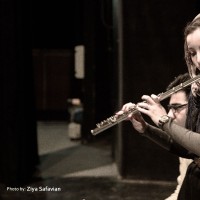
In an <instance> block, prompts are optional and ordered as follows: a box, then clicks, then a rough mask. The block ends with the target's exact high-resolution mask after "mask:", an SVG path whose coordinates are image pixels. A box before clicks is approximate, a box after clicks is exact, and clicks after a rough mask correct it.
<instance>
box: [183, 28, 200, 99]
mask: <svg viewBox="0 0 200 200" xmlns="http://www.w3.org/2000/svg"><path fill="white" fill-rule="evenodd" d="M186 42H187V45H188V50H189V54H190V57H191V60H192V62H193V66H191V72H192V77H195V76H197V75H198V74H200V28H198V29H196V30H195V31H193V32H192V33H191V34H189V35H188V36H187V38H186ZM191 89H192V93H193V95H195V96H197V94H198V95H199V94H200V84H199V83H197V84H193V85H192V87H191Z"/></svg>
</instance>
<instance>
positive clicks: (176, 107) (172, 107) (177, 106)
mask: <svg viewBox="0 0 200 200" xmlns="http://www.w3.org/2000/svg"><path fill="white" fill-rule="evenodd" d="M187 105H188V103H185V104H171V105H170V104H169V105H167V107H168V111H170V110H172V112H173V113H177V112H178V110H179V109H181V108H184V107H185V106H187Z"/></svg>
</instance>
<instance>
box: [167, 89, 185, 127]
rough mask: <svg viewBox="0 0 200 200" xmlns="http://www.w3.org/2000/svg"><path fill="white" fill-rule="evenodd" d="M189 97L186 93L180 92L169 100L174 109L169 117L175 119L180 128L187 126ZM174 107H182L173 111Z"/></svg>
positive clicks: (169, 113)
mask: <svg viewBox="0 0 200 200" xmlns="http://www.w3.org/2000/svg"><path fill="white" fill-rule="evenodd" d="M187 103H188V100H187V97H186V94H185V92H184V91H182V90H180V91H178V92H176V93H174V94H172V95H171V97H170V100H169V106H170V107H172V108H171V109H170V110H169V112H168V114H167V115H168V116H169V117H171V118H172V119H173V121H174V122H175V123H176V124H178V125H179V126H183V127H184V126H185V121H186V116H187V108H188V106H187ZM173 106H180V107H179V108H178V109H173Z"/></svg>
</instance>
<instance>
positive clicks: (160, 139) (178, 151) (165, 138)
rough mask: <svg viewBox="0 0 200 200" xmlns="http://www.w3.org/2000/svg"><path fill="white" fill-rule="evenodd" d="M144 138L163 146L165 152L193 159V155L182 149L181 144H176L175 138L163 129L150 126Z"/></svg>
mask: <svg viewBox="0 0 200 200" xmlns="http://www.w3.org/2000/svg"><path fill="white" fill-rule="evenodd" d="M143 136H145V137H147V138H148V139H149V140H151V141H153V142H154V143H156V144H157V145H159V146H161V147H162V148H164V149H165V150H167V151H169V152H171V153H173V154H175V155H177V156H179V157H183V158H193V157H194V156H193V154H190V152H188V150H187V149H185V148H184V147H182V146H181V145H180V144H178V143H176V142H175V141H174V140H173V138H172V137H171V136H170V135H169V134H168V133H167V132H165V131H162V130H161V129H159V128H157V127H155V126H152V125H148V127H147V129H146V131H145V132H144V133H143Z"/></svg>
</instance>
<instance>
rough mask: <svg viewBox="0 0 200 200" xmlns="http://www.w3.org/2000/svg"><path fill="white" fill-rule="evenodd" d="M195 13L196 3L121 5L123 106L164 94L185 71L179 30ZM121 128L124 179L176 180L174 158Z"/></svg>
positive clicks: (168, 2) (147, 2) (129, 129)
mask: <svg viewBox="0 0 200 200" xmlns="http://www.w3.org/2000/svg"><path fill="white" fill-rule="evenodd" d="M197 7H198V4H197V2H196V1H184V2H179V1H172V0H171V1H158V0H152V1H147V0H142V1H131V0H130V1H122V13H123V14H122V17H123V20H122V22H123V26H122V27H123V42H122V43H123V54H122V55H121V56H122V60H123V76H122V78H123V102H124V103H125V102H130V101H131V102H139V101H141V99H140V98H141V96H142V95H143V94H152V93H153V94H159V93H160V92H164V91H165V88H166V86H167V85H168V83H169V82H170V81H172V80H173V79H174V77H175V76H177V75H178V74H180V73H185V72H186V71H187V67H186V65H185V62H184V54H183V29H184V27H185V25H186V23H187V22H188V21H190V20H191V19H192V18H193V17H194V16H195V15H196V14H197V13H198V8H197ZM164 105H165V102H164ZM146 119H147V120H148V118H146ZM122 126H123V127H122V131H121V134H122V135H123V139H122V142H123V145H122V146H123V148H122V149H123V159H122V163H124V164H123V165H122V166H123V168H122V171H121V172H122V174H123V176H125V177H127V178H136V179H137V178H143V179H157V180H163V179H164V180H174V178H175V177H176V175H177V172H178V160H177V157H176V156H173V155H171V154H169V153H168V152H166V151H165V150H163V149H161V148H160V147H158V146H156V145H155V144H153V143H152V142H150V141H148V140H147V139H145V138H143V137H141V136H139V135H137V134H133V132H134V131H133V130H132V128H131V125H130V124H128V123H123V125H122Z"/></svg>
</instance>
